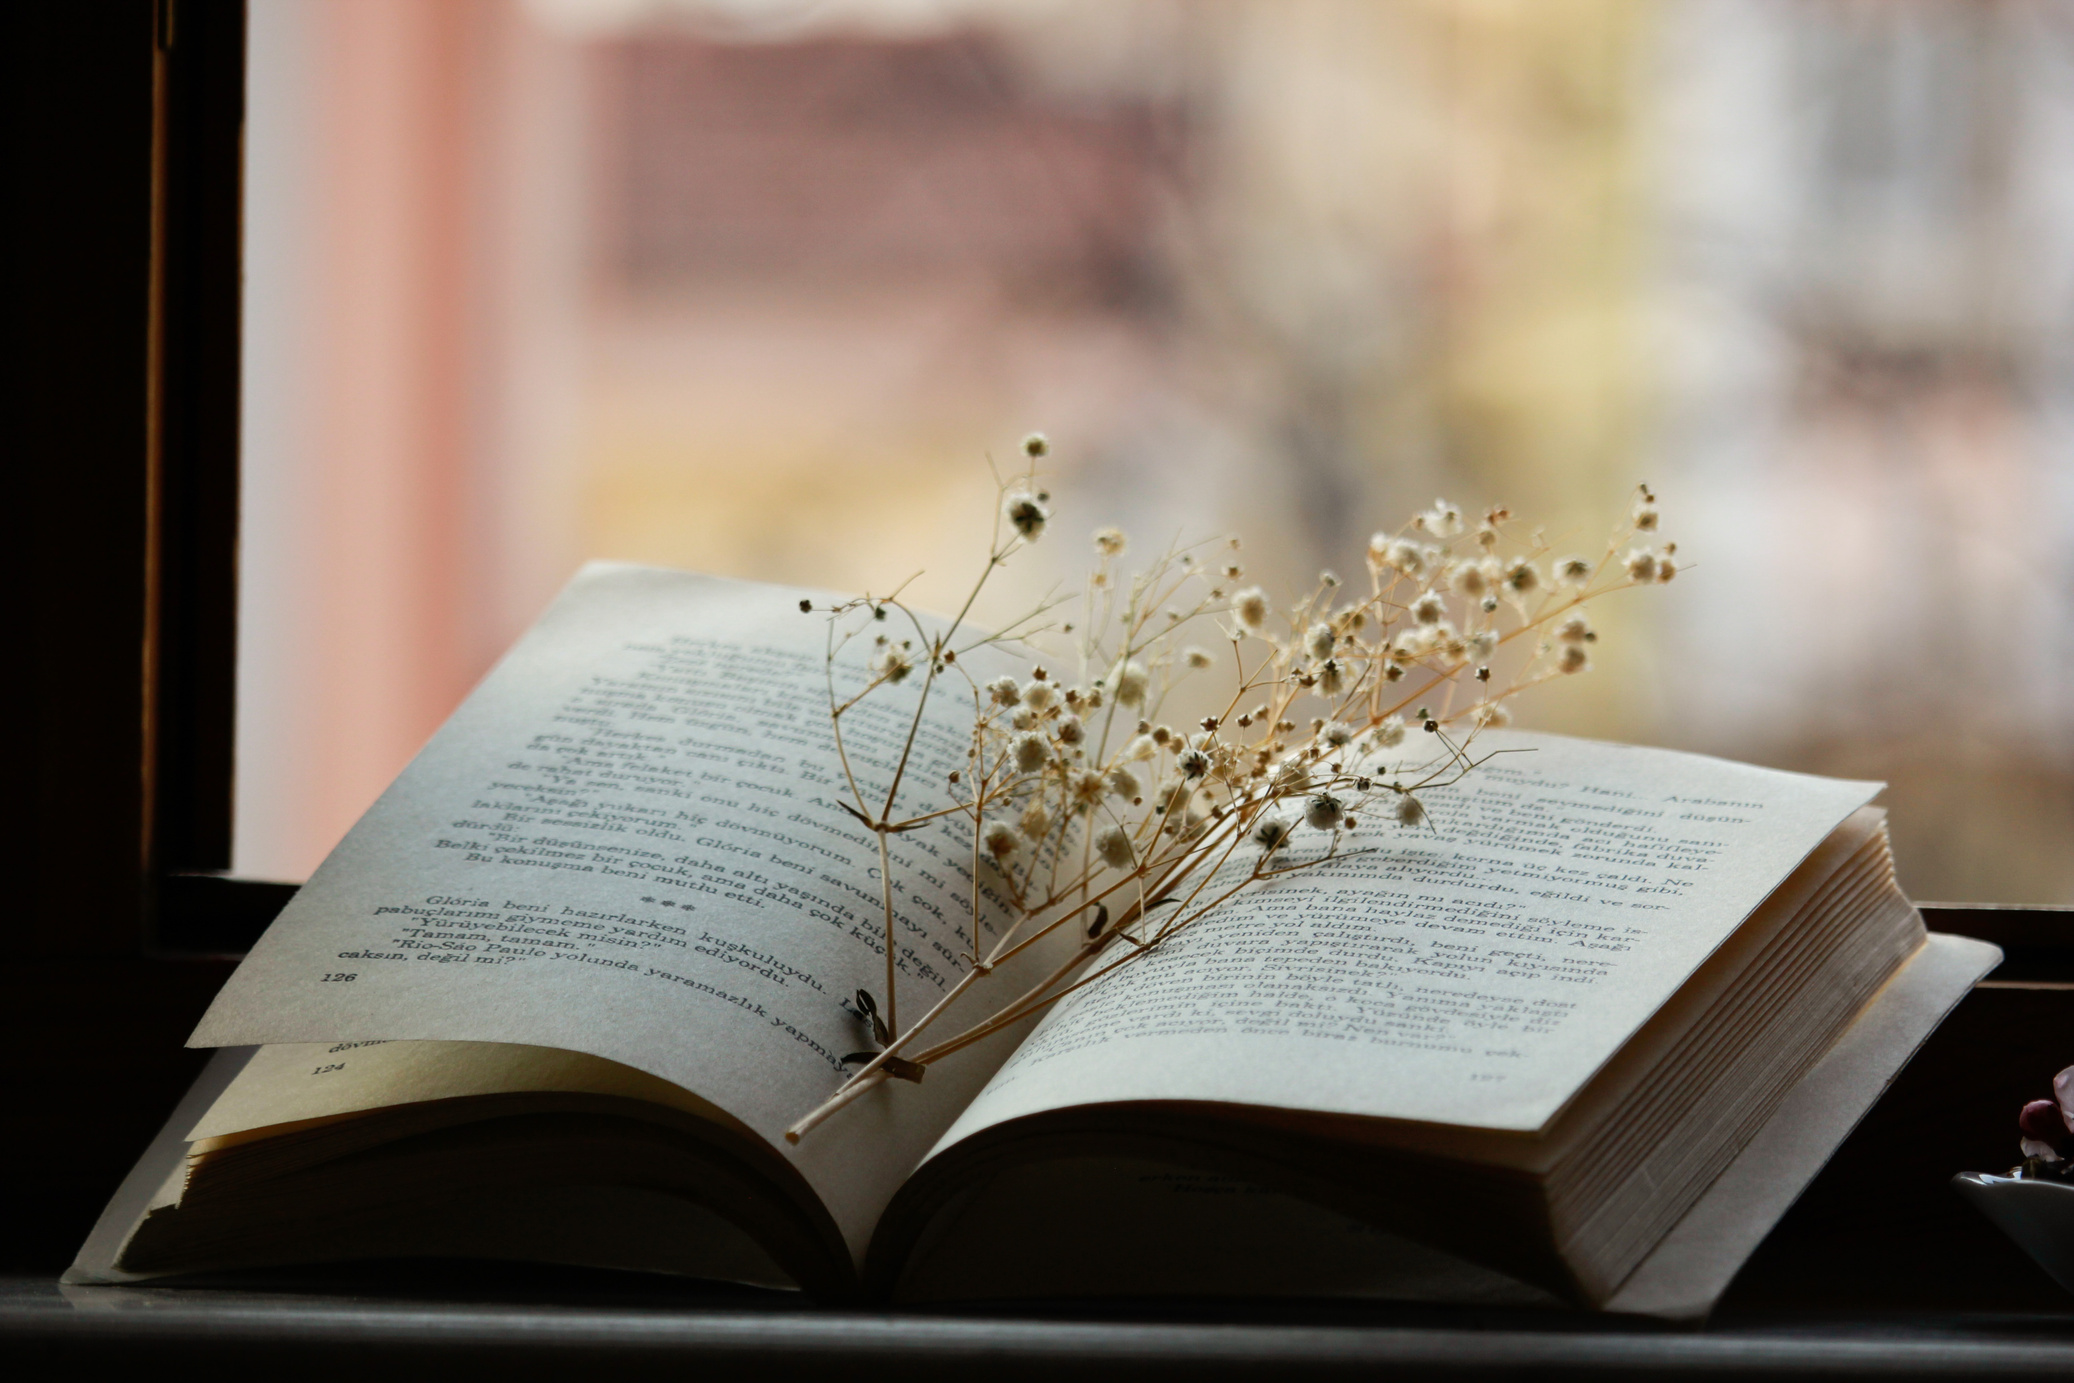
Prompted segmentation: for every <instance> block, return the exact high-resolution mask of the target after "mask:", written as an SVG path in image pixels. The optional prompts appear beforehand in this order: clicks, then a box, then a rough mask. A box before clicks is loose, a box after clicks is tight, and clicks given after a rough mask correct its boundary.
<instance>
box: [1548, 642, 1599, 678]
mask: <svg viewBox="0 0 2074 1383" xmlns="http://www.w3.org/2000/svg"><path fill="white" fill-rule="evenodd" d="M1591 665H1592V660H1591V655H1590V654H1589V653H1586V652H1585V651H1584V645H1583V644H1581V643H1566V644H1564V645H1563V652H1562V656H1561V657H1560V658H1558V659H1557V660H1556V666H1557V667H1558V668H1559V669H1561V670H1562V671H1564V672H1583V671H1584V670H1585V669H1586V668H1588V667H1590V666H1591Z"/></svg>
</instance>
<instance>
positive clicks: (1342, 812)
mask: <svg viewBox="0 0 2074 1383" xmlns="http://www.w3.org/2000/svg"><path fill="white" fill-rule="evenodd" d="M1346 814H1347V809H1346V807H1345V806H1344V805H1343V804H1342V803H1341V802H1340V800H1339V799H1338V798H1337V797H1334V796H1333V795H1332V794H1331V793H1329V792H1321V793H1319V794H1318V795H1317V796H1316V797H1313V798H1312V799H1311V800H1310V801H1308V802H1306V803H1304V807H1303V819H1304V824H1305V825H1307V826H1309V827H1310V828H1311V829H1312V830H1314V831H1334V830H1338V829H1339V823H1340V821H1341V820H1342V819H1343V818H1345V816H1346Z"/></svg>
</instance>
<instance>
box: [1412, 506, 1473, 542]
mask: <svg viewBox="0 0 2074 1383" xmlns="http://www.w3.org/2000/svg"><path fill="white" fill-rule="evenodd" d="M1412 524H1413V526H1414V527H1417V528H1422V529H1424V530H1425V531H1426V532H1428V533H1431V534H1432V535H1433V536H1434V537H1436V538H1452V537H1454V536H1455V535H1456V534H1457V533H1460V532H1461V531H1462V511H1461V510H1460V509H1458V508H1456V507H1455V506H1454V505H1452V504H1450V503H1448V502H1447V501H1446V500H1444V499H1436V500H1434V501H1433V507H1432V508H1431V509H1428V510H1427V511H1426V512H1425V513H1423V514H1421V515H1419V516H1418V517H1417V518H1415V519H1413V520H1412Z"/></svg>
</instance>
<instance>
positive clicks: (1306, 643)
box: [1303, 623, 1338, 663]
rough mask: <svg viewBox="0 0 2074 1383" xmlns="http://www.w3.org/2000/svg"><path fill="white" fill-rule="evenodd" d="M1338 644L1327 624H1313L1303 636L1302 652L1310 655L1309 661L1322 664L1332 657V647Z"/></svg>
mask: <svg viewBox="0 0 2074 1383" xmlns="http://www.w3.org/2000/svg"><path fill="white" fill-rule="evenodd" d="M1337 642H1338V638H1337V636H1335V635H1334V634H1333V632H1332V626H1331V625H1329V624H1323V623H1319V624H1314V625H1312V626H1311V627H1310V631H1309V632H1308V633H1306V634H1305V635H1304V636H1303V651H1304V652H1306V653H1308V654H1310V655H1311V661H1313V662H1318V663H1322V662H1324V661H1325V660H1326V659H1327V658H1330V657H1331V656H1332V646H1333V645H1334V644H1335V643H1337Z"/></svg>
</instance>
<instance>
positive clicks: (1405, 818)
mask: <svg viewBox="0 0 2074 1383" xmlns="http://www.w3.org/2000/svg"><path fill="white" fill-rule="evenodd" d="M1393 814H1394V815H1395V816H1396V818H1397V824H1398V825H1400V826H1416V825H1418V824H1419V823H1420V822H1422V821H1424V820H1425V819H1426V808H1425V806H1424V805H1423V804H1422V803H1421V802H1420V801H1419V799H1418V798H1416V797H1414V796H1412V795H1411V794H1410V793H1408V792H1407V793H1405V794H1404V795H1403V796H1401V797H1399V798H1398V799H1397V810H1396V812H1395V813H1393Z"/></svg>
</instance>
